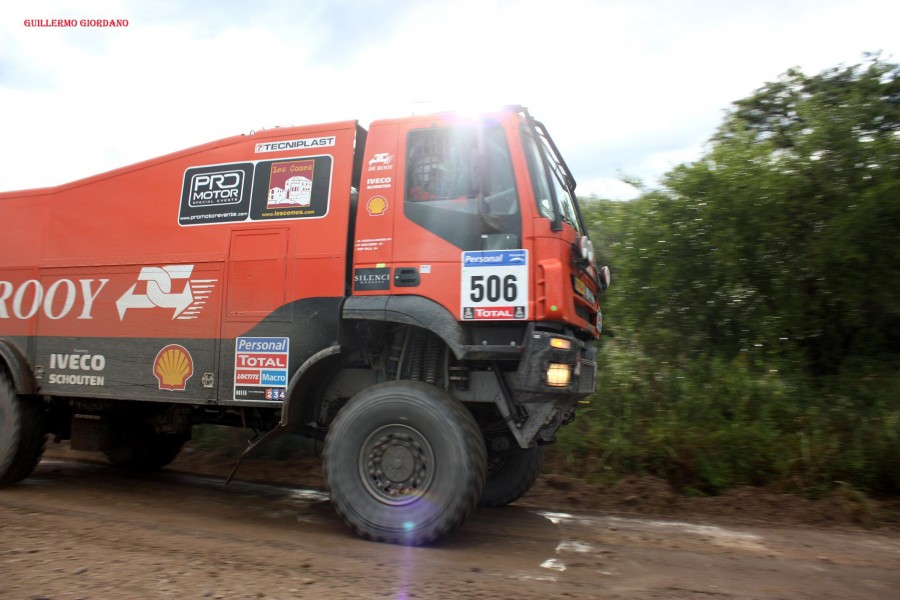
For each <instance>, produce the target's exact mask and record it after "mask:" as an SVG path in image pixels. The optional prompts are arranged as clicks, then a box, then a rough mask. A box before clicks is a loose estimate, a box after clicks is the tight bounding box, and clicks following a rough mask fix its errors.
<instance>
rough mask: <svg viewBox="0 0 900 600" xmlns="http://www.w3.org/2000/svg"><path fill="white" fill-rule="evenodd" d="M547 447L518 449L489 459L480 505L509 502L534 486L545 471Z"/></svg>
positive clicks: (503, 504)
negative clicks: (542, 465) (542, 470)
mask: <svg viewBox="0 0 900 600" xmlns="http://www.w3.org/2000/svg"><path fill="white" fill-rule="evenodd" d="M543 462H544V448H543V447H542V446H535V447H534V448H527V449H521V448H520V449H518V450H516V451H513V452H510V453H507V454H502V455H498V456H492V457H490V458H489V459H488V471H487V481H486V482H485V484H484V492H483V493H482V495H481V500H479V501H478V505H479V506H487V507H495V506H506V505H507V504H509V503H511V502H515V501H516V500H518V499H519V498H521V497H522V496H524V495H525V492H527V491H528V490H530V489H531V486H533V485H534V482H535V481H537V478H538V476H539V475H540V474H541V464H542V463H543Z"/></svg>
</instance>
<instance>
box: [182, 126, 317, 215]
mask: <svg viewBox="0 0 900 600" xmlns="http://www.w3.org/2000/svg"><path fill="white" fill-rule="evenodd" d="M299 141H302V140H299ZM332 145H333V144H332ZM332 164H333V160H332V157H331V156H329V155H326V156H310V157H303V158H284V159H279V160H265V161H254V162H242V163H228V164H220V165H205V166H198V167H191V168H189V169H187V170H186V171H185V173H184V180H183V181H182V185H181V203H180V206H179V211H178V224H179V225H182V226H185V227H187V226H191V225H215V224H221V223H239V222H242V221H248V220H250V221H273V220H281V219H302V218H316V217H324V216H325V215H326V214H328V200H329V197H330V195H331V172H332Z"/></svg>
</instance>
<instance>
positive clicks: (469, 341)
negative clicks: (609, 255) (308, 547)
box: [0, 107, 609, 544]
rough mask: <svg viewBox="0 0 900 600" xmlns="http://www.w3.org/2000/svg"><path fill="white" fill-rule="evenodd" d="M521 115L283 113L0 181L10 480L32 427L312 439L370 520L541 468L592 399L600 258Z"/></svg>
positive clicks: (165, 440) (1, 475)
mask: <svg viewBox="0 0 900 600" xmlns="http://www.w3.org/2000/svg"><path fill="white" fill-rule="evenodd" d="M574 189H575V181H574V179H573V177H572V175H571V173H570V171H569V169H568V167H567V166H566V163H565V162H564V161H563V159H562V157H561V155H560V153H559V152H558V150H557V148H556V146H555V144H554V143H553V141H552V140H551V138H550V136H549V134H548V133H547V130H546V128H545V127H544V126H543V125H542V124H541V123H539V122H537V121H536V120H534V119H533V118H532V116H531V115H530V114H529V113H528V111H527V110H526V109H524V108H521V107H510V108H507V109H504V110H502V111H499V112H497V113H492V114H487V115H483V116H480V117H478V118H463V117H459V116H454V115H451V114H438V115H431V116H414V117H409V118H402V119H392V120H383V121H376V122H374V123H372V124H371V125H370V127H369V130H368V131H366V130H365V129H363V128H362V127H360V126H359V125H358V123H357V122H355V121H348V122H341V123H329V124H324V125H312V126H306V127H291V128H277V129H272V130H265V131H260V132H255V133H252V134H250V135H241V136H235V137H231V138H228V139H224V140H220V141H216V142H212V143H209V144H205V145H202V146H198V147H195V148H190V149H188V150H184V151H180V152H176V153H174V154H169V155H166V156H163V157H160V158H156V159H153V160H149V161H146V162H143V163H139V164H136V165H133V166H130V167H126V168H122V169H118V170H115V171H112V172H109V173H105V174H101V175H97V176H94V177H90V178H88V179H84V180H81V181H76V182H74V183H70V184H67V185H62V186H59V187H53V188H45V189H38V190H30V191H23V192H11V193H3V194H0V485H9V484H12V483H15V482H17V481H19V480H21V479H23V478H25V477H27V476H28V475H29V474H30V473H31V472H32V471H33V469H34V468H35V466H36V464H37V463H38V461H39V460H40V457H41V454H42V452H43V449H44V443H45V439H46V437H47V435H48V434H49V435H52V436H53V437H54V438H55V439H56V440H57V441H59V440H66V439H68V440H71V444H72V447H73V448H76V449H86V450H97V451H102V452H103V453H105V454H106V456H107V457H108V458H109V460H110V461H111V462H112V463H114V464H117V465H121V466H125V467H132V468H137V469H157V468H161V467H163V466H164V465H166V464H168V463H169V462H171V461H172V460H173V459H174V458H175V457H176V456H177V454H178V452H179V450H180V449H181V447H182V446H183V445H184V444H185V442H187V441H188V440H189V439H190V436H191V430H192V426H194V425H197V424H204V423H207V424H208V423H213V424H224V425H232V426H237V427H245V428H248V429H253V430H255V431H257V432H259V434H258V436H257V438H256V441H255V442H254V444H253V445H252V446H251V448H253V447H255V446H257V445H259V444H260V443H263V442H265V441H266V440H269V439H271V438H273V437H276V436H278V435H280V434H281V433H284V432H292V433H296V434H301V435H304V436H308V437H312V438H315V439H319V440H324V460H323V463H324V466H323V468H324V472H325V478H326V482H327V487H328V490H329V492H330V495H331V500H332V502H333V504H334V506H335V508H336V510H337V511H338V513H339V514H340V515H341V516H342V518H343V519H344V520H345V521H346V522H347V524H348V525H349V526H350V527H351V528H352V529H353V530H354V531H355V532H356V533H358V534H359V535H362V536H364V537H366V538H369V539H373V540H378V541H384V542H391V543H400V544H425V543H429V542H432V541H434V540H437V539H438V538H440V537H441V536H443V535H445V534H447V533H449V532H450V531H452V530H453V529H454V528H455V527H456V526H458V525H459V524H461V523H462V522H463V521H464V520H465V518H466V517H467V516H468V514H469V513H470V512H471V511H472V510H473V509H474V508H475V506H477V505H482V506H501V505H505V504H508V503H510V502H512V501H514V500H516V499H517V498H519V497H520V496H521V495H522V494H524V493H525V492H526V491H527V490H528V489H529V488H530V487H531V485H532V484H533V483H534V481H535V480H536V478H537V477H538V474H539V470H540V467H541V456H542V446H543V445H545V444H548V443H552V442H553V441H554V440H555V437H554V436H555V433H556V431H557V430H558V428H559V427H560V426H562V425H564V424H566V423H568V422H570V421H571V420H572V419H573V418H574V415H575V409H576V406H577V404H578V401H579V400H581V399H583V398H585V397H586V396H588V395H589V394H591V393H592V392H593V391H594V387H595V372H596V355H595V349H594V347H593V345H592V343H593V341H594V339H595V338H597V337H598V336H599V334H600V326H601V317H600V311H599V307H598V301H597V297H598V295H599V294H600V293H601V292H603V291H604V290H605V289H606V287H607V285H608V283H609V271H608V269H606V268H605V267H604V268H603V269H598V268H597V266H596V263H595V261H594V256H593V246H592V244H591V242H590V240H589V238H588V234H587V229H586V228H585V223H584V220H583V218H582V216H581V211H580V209H579V206H578V202H577V200H576V197H575V194H574Z"/></svg>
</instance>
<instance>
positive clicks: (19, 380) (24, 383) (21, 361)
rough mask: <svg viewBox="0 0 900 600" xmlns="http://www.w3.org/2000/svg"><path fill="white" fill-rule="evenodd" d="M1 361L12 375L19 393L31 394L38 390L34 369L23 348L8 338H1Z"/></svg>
mask: <svg viewBox="0 0 900 600" xmlns="http://www.w3.org/2000/svg"><path fill="white" fill-rule="evenodd" d="M0 363H2V365H3V366H4V367H6V370H7V371H8V372H9V374H10V377H12V383H13V388H15V390H16V393H17V394H22V395H30V394H34V393H35V392H36V391H37V384H36V382H35V380H34V370H33V369H32V368H31V364H30V363H29V362H28V357H26V356H25V353H24V352H22V350H21V349H20V348H19V347H18V346H16V345H15V344H13V343H12V342H11V341H9V340H7V339H6V338H0Z"/></svg>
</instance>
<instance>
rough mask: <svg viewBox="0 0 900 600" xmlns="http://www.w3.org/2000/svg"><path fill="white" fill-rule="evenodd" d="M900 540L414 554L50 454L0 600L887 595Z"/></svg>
mask: <svg viewBox="0 0 900 600" xmlns="http://www.w3.org/2000/svg"><path fill="white" fill-rule="evenodd" d="M898 589H900V534H898V533H897V532H892V531H886V532H867V531H863V530H852V529H816V528H791V527H772V526H747V525H734V526H730V525H728V524H723V523H721V522H717V523H716V524H715V525H711V524H704V523H700V522H687V521H681V520H672V519H653V518H638V517H622V516H610V515H608V514H602V513H591V512H583V511H582V512H577V513H575V512H571V511H568V510H566V509H565V507H559V506H557V507H554V506H541V507H538V506H527V507H526V506H510V507H507V508H505V509H480V510H478V511H476V512H475V513H474V515H473V516H472V517H471V518H470V519H469V521H468V522H467V523H466V525H465V526H464V527H463V528H462V529H461V530H459V531H458V532H456V533H455V534H454V535H453V536H452V537H451V538H450V539H448V540H447V541H445V542H443V543H441V544H439V545H436V546H433V547H429V548H411V547H401V546H389V545H384V544H376V543H372V542H367V541H364V540H361V539H359V538H357V537H355V536H354V535H352V534H351V533H350V532H349V530H348V529H347V528H346V527H345V526H344V525H343V523H342V522H341V521H340V520H339V518H338V517H337V515H336V514H335V512H334V510H333V509H332V507H331V505H330V503H329V502H328V501H327V498H326V497H325V496H324V494H322V493H321V492H318V491H315V490H299V489H295V488H290V487H286V486H279V485H268V484H263V483H246V482H237V484H232V485H231V486H229V487H228V488H224V489H223V488H222V479H221V478H219V477H207V476H195V475H188V474H184V473H179V472H175V471H168V470H167V471H163V472H160V473H156V474H152V475H134V474H129V473H127V472H123V471H119V470H116V469H112V468H109V467H106V466H103V465H98V464H91V463H83V462H75V461H69V460H59V459H51V460H45V461H44V462H42V463H41V464H40V465H39V467H38V470H37V471H36V473H35V475H34V476H33V477H31V478H29V479H28V480H26V481H25V482H23V483H22V484H21V485H18V486H15V487H12V488H7V489H3V490H0V598H5V599H20V598H21V599H35V598H52V599H63V598H138V597H141V598H148V597H150V598H338V599H341V598H404V599H411V598H509V599H530V598H535V599H536V598H542V599H544V598H613V599H626V598H631V599H641V600H643V599H651V598H652V599H681V598H684V599H694V598H703V599H710V598H735V599H750V598H760V599H776V598H777V599H796V598H810V599H817V600H820V599H825V598H841V599H849V598H860V599H870V598H871V599H888V598H895V597H896V593H897V592H896V591H897V590H898Z"/></svg>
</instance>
